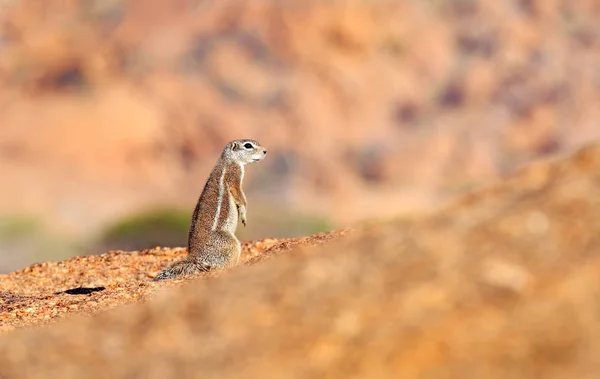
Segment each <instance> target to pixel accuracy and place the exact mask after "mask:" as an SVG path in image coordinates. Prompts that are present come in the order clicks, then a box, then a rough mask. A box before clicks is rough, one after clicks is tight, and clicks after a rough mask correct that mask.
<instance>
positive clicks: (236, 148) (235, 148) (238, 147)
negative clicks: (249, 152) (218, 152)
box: [231, 142, 240, 151]
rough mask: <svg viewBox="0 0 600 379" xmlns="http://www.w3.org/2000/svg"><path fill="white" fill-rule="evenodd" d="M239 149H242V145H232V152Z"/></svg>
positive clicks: (235, 143)
mask: <svg viewBox="0 0 600 379" xmlns="http://www.w3.org/2000/svg"><path fill="white" fill-rule="evenodd" d="M239 149H240V144H239V143H237V142H232V143H231V150H233V151H237V150H239Z"/></svg>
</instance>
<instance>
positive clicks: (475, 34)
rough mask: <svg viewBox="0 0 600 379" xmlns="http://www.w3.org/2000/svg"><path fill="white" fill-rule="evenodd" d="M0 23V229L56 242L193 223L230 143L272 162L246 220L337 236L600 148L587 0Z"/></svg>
mask: <svg viewBox="0 0 600 379" xmlns="http://www.w3.org/2000/svg"><path fill="white" fill-rule="evenodd" d="M0 9H1V11H0V110H1V111H0V125H2V127H0V176H1V177H2V178H8V180H3V181H2V183H3V184H2V196H0V212H3V213H17V214H22V213H30V214H34V215H36V216H39V217H41V218H42V219H44V220H45V221H46V222H48V223H49V224H51V225H52V226H53V227H55V228H57V229H59V230H66V231H69V232H75V233H84V234H86V233H87V234H89V233H93V232H94V231H96V230H97V229H98V227H100V226H102V225H105V224H106V223H108V222H110V221H111V220H114V219H116V218H118V217H120V216H123V215H124V214H127V213H129V212H134V211H137V210H140V209H142V208H145V207H148V206H150V205H154V204H156V203H161V204H166V203H169V204H177V205H182V206H186V207H192V206H193V202H194V201H195V199H196V197H197V194H198V193H199V191H200V188H201V186H202V184H203V180H204V178H205V177H206V174H207V172H208V170H209V169H210V167H211V166H212V164H213V163H214V160H215V157H216V155H217V154H218V152H219V150H220V149H221V148H222V145H223V144H224V143H225V142H226V141H227V140H229V139H232V138H239V137H240V136H251V137H253V138H256V139H259V140H261V141H262V142H263V143H264V144H265V145H267V146H269V147H270V150H269V151H270V152H271V153H272V154H270V159H269V160H268V162H267V161H265V162H264V167H263V168H261V171H262V172H264V174H257V173H254V172H249V175H248V178H247V179H248V181H249V183H251V184H252V185H251V186H249V195H251V196H252V198H253V199H255V204H256V202H261V201H262V202H264V203H275V204H276V206H278V207H281V208H282V209H295V210H302V211H309V212H322V213H325V214H327V215H328V216H329V217H331V218H332V220H334V221H336V222H338V223H347V222H351V221H355V220H361V219H365V218H370V217H372V216H373V215H376V216H389V215H393V214H397V213H398V212H402V211H407V210H415V209H423V208H427V207H429V206H430V205H431V204H432V202H435V201H437V200H440V199H443V198H444V197H445V196H446V195H448V194H452V193H455V192H460V191H462V190H464V189H466V188H470V187H471V186H472V185H474V184H477V183H481V182H483V181H486V180H489V179H491V178H496V177H498V176H499V175H502V174H504V173H506V172H508V171H511V170H513V169H514V168H515V167H517V166H519V165H521V164H522V163H524V162H527V161H529V160H531V159H533V158H536V157H539V156H542V155H547V154H551V153H556V152H564V151H568V150H571V149H572V148H573V147H577V146H580V145H581V144H582V143H585V142H587V141H590V140H592V139H597V138H598V137H599V136H600V128H598V121H597V120H598V119H600V108H599V107H598V103H599V101H600V92H599V91H598V78H597V73H598V72H599V71H600V47H599V46H600V42H599V41H600V35H599V32H598V28H597V25H598V24H600V15H599V13H600V12H599V10H598V6H597V5H596V3H595V2H593V1H584V0H580V1H566V0H565V1H563V0H551V1H546V0H532V1H522V2H494V1H469V2H464V1H463V2H415V1H400V0H398V1H386V2H373V1H350V2H315V1H308V2H307V1H286V2H281V1H260V2H255V1H243V0H225V1H219V2H197V1H189V0H178V1H152V2H151V3H149V2H148V0H143V1H134V0H131V1H125V0H123V1H85V2H84V1H52V0H49V1H44V2H43V3H40V2H39V1H35V0H23V1H18V2H17V1H8V2H7V1H4V2H3V3H2V4H0ZM250 171H252V170H250ZM349 203H350V204H352V206H351V207H349V206H347V204H349Z"/></svg>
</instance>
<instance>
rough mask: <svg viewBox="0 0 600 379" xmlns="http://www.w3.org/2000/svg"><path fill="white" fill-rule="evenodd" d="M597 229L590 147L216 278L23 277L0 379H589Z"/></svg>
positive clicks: (106, 271) (108, 269) (598, 270)
mask: <svg viewBox="0 0 600 379" xmlns="http://www.w3.org/2000/svg"><path fill="white" fill-rule="evenodd" d="M599 214H600V147H590V148H586V149H583V150H581V151H579V152H577V153H576V154H574V155H573V156H570V157H563V158H561V159H556V160H554V161H547V162H540V163H536V164H535V165H531V166H530V167H528V168H526V169H525V170H522V171H521V172H519V173H517V174H516V175H514V176H512V177H511V178H509V179H507V180H505V181H503V182H500V183H496V184H493V185H490V186H489V187H487V188H482V189H480V190H478V191H477V192H474V193H472V194H471V195H468V196H466V197H462V198H460V199H457V200H456V201H453V202H452V203H450V204H448V205H446V206H444V207H442V208H440V209H439V210H437V211H435V212H432V213H431V214H423V215H420V216H414V217H406V218H401V219H394V220H389V221H386V222H383V221H381V222H373V223H372V224H368V225H362V226H360V227H357V228H356V229H355V230H354V231H353V232H350V233H348V232H333V233H330V234H325V235H320V236H315V237H308V238H305V239H303V240H286V241H273V240H271V241H258V242H253V243H249V244H246V245H245V250H244V251H245V258H244V261H245V263H246V264H245V265H241V266H239V267H237V268H235V269H232V270H231V271H229V272H224V273H219V274H213V275H210V278H190V279H189V280H183V281H178V282H170V283H166V282H165V283H161V284H154V283H151V282H150V279H151V277H152V276H153V275H154V274H156V273H157V271H158V270H159V268H160V267H162V266H164V265H166V264H167V263H168V262H170V261H172V260H173V259H175V258H176V257H177V256H179V255H181V254H182V253H183V250H181V249H175V250H173V249H162V250H161V249H157V250H152V251H146V252H141V253H133V254H128V253H122V252H118V253H109V254H106V255H103V256H100V257H91V258H77V259H73V260H70V261H67V262H62V263H48V264H42V265H37V266H33V267H30V268H27V269H25V270H22V271H20V272H17V273H13V274H10V275H8V276H3V277H1V279H0V283H1V288H2V291H3V292H2V298H3V303H2V307H3V308H2V315H1V320H2V323H3V325H4V326H5V327H4V329H5V332H4V333H3V334H1V335H0V370H1V375H0V376H1V377H3V378H47V377H60V378H81V377H86V378H104V377H110V378H164V377H178V378H196V377H198V378H200V377H201V378H307V377H311V378H365V377H369V378H398V377H403V378H432V379H433V378H435V379H438V378H439V379H441V378H461V379H464V378H502V379H506V378H509V379H510V378H515V379H516V378H519V379H521V378H549V379H555V378H556V379H558V378H561V379H562V378H564V379H566V378H595V377H597V373H598V370H600V359H599V358H598V357H599V356H600V302H599V299H600V218H599V217H598V215H599ZM340 235H344V237H343V238H335V237H339V236H340ZM325 241H328V242H327V243H326V244H321V242H325ZM307 245H320V246H312V247H305V246H307ZM280 253H282V254H280ZM273 255H277V257H274V256H273ZM263 258H268V259H263ZM252 263H254V264H252ZM79 287H85V288H94V287H98V289H99V288H100V287H104V289H101V290H97V291H95V292H91V293H89V294H77V291H80V292H81V291H82V290H77V289H76V288H79ZM159 288H160V289H161V290H159V291H157V289H159ZM69 291H70V293H69ZM90 291H91V290H90ZM73 293H74V294H73ZM149 295H150V296H149ZM123 303H129V304H128V305H124V306H123V305H121V304H123ZM115 305H118V306H116V307H115ZM107 308H114V309H110V310H106V309H107ZM66 313H70V314H69V315H68V317H63V316H65V314H66ZM91 313H92V314H93V315H92V316H91V317H90V314H91ZM56 318H61V319H59V320H56ZM48 319H53V320H56V321H57V322H55V323H53V325H41V324H44V323H47V322H48ZM29 325H32V326H33V325H35V326H39V327H34V328H32V327H24V326H29ZM12 328H19V330H12V331H9V330H6V329H12Z"/></svg>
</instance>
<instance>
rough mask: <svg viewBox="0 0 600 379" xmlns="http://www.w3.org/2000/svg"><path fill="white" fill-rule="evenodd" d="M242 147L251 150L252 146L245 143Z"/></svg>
mask: <svg viewBox="0 0 600 379" xmlns="http://www.w3.org/2000/svg"><path fill="white" fill-rule="evenodd" d="M244 147H245V148H246V149H252V148H253V147H254V146H252V144H251V143H250V142H246V143H245V144H244Z"/></svg>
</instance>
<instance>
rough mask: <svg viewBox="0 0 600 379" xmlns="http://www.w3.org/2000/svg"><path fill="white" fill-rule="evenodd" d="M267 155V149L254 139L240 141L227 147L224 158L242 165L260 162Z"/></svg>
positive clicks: (232, 142)
mask: <svg viewBox="0 0 600 379" xmlns="http://www.w3.org/2000/svg"><path fill="white" fill-rule="evenodd" d="M266 155H267V149H265V148H264V147H262V146H261V145H260V143H258V141H255V140H253V139H238V140H234V141H231V142H229V143H228V144H227V146H225V149H224V150H223V156H224V157H226V158H228V159H231V160H233V161H235V162H238V163H240V164H242V165H245V164H248V163H252V162H258V161H260V160H261V159H263V158H264V157H265V156H266Z"/></svg>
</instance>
